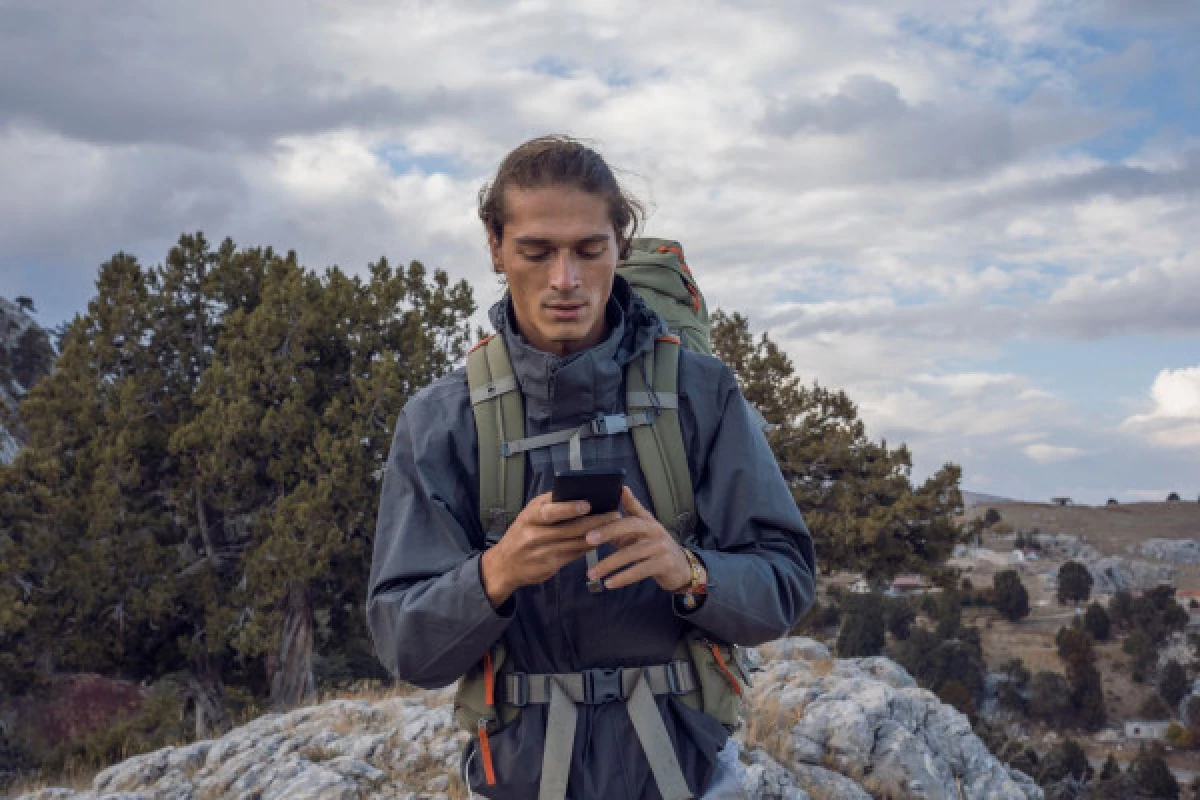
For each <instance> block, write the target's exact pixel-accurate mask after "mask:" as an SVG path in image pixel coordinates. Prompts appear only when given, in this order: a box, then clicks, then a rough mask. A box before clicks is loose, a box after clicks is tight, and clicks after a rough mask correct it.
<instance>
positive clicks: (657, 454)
mask: <svg viewBox="0 0 1200 800" xmlns="http://www.w3.org/2000/svg"><path fill="white" fill-rule="evenodd" d="M679 349H680V345H679V337H677V336H660V337H659V338H658V340H657V341H656V342H655V343H654V349H653V350H652V351H649V352H647V353H644V354H643V355H642V356H640V357H638V358H635V359H634V360H633V361H631V362H630V364H629V366H628V367H627V368H626V373H625V376H626V377H625V407H626V412H627V413H628V412H633V411H634V410H645V409H655V410H656V411H657V414H656V416H655V418H654V422H653V423H652V424H650V425H646V426H643V427H639V428H633V429H631V430H630V434H631V435H632V436H633V444H634V448H635V449H636V450H637V457H638V464H639V465H641V468H642V474H643V475H644V476H645V478H646V486H647V488H648V489H649V490H650V500H651V502H653V503H654V515H655V516H656V517H657V518H658V521H659V522H660V523H661V524H662V526H663V527H664V528H666V529H667V530H669V531H670V532H671V533H672V535H674V536H675V538H676V539H677V540H679V541H680V542H683V541H685V540H686V539H688V538H689V537H690V536H691V533H692V530H693V528H694V527H695V524H696V502H695V497H694V496H693V494H692V476H691V472H690V470H689V469H688V462H687V450H686V449H685V448H684V444H683V430H682V428H680V426H679Z"/></svg>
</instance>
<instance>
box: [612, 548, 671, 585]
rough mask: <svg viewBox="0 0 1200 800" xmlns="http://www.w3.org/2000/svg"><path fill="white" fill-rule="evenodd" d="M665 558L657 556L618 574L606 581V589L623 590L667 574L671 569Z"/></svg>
mask: <svg viewBox="0 0 1200 800" xmlns="http://www.w3.org/2000/svg"><path fill="white" fill-rule="evenodd" d="M666 562H667V560H666V558H665V557H659V556H655V557H654V558H647V559H646V560H645V561H639V562H638V563H636V564H634V565H633V566H631V567H630V568H629V569H627V570H625V571H624V572H618V573H617V574H616V575H613V576H612V577H611V578H607V579H605V581H604V588H605V589H621V588H624V587H626V586H632V585H633V584H635V583H638V582H639V581H644V580H646V579H647V578H653V577H654V576H655V575H657V574H659V573H660V572H665V571H666V570H667V569H668V568H669V566H670V565H669V564H667V563H666Z"/></svg>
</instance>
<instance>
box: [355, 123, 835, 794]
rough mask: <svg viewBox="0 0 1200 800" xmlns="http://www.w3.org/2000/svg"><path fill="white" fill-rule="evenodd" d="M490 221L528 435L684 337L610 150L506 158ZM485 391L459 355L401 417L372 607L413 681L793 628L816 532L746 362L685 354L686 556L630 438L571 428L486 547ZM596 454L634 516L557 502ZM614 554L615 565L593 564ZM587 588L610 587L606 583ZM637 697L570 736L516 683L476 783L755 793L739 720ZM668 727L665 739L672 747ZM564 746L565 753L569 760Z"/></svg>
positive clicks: (615, 656)
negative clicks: (736, 734)
mask: <svg viewBox="0 0 1200 800" xmlns="http://www.w3.org/2000/svg"><path fill="white" fill-rule="evenodd" d="M480 216H481V218H482V220H483V222H484V226H485V228H486V230H487V234H488V241H489V246H490V250H491V256H492V260H493V265H494V268H495V271H496V272H497V273H499V274H500V275H502V276H503V278H504V280H505V281H506V282H507V286H508V292H507V293H506V296H505V297H504V299H503V300H501V301H500V302H499V303H497V304H496V305H495V306H494V307H493V308H492V309H491V315H490V317H491V321H492V323H493V325H494V326H495V328H496V331H497V332H498V336H502V337H503V343H504V345H505V346H506V347H507V353H508V356H509V358H510V360H511V364H512V369H513V372H514V374H515V377H516V380H517V383H518V384H519V391H520V393H521V398H522V400H523V402H524V417H525V419H524V423H525V435H526V436H530V437H536V436H538V435H540V434H547V433H553V432H557V431H563V430H570V429H573V428H574V429H577V428H579V427H580V426H581V425H584V424H585V423H588V422H589V421H591V420H593V419H595V418H596V416H597V415H613V414H621V413H623V412H624V411H625V401H626V394H625V386H624V383H625V375H626V368H627V366H628V365H629V364H630V363H631V362H634V361H635V359H637V358H639V357H640V356H641V355H642V354H644V353H646V352H647V351H648V350H653V349H654V347H655V342H656V340H657V339H659V338H660V337H662V335H663V334H664V333H665V332H666V331H665V327H664V323H663V322H662V320H661V319H660V318H659V317H658V316H657V315H656V314H655V313H654V312H652V311H650V310H649V309H648V308H647V307H646V306H645V305H644V303H643V302H642V301H641V299H640V298H638V297H637V296H636V295H635V294H634V292H633V291H632V290H631V288H630V286H629V285H628V284H627V283H626V282H625V281H624V279H622V278H621V277H619V276H617V275H616V266H617V262H618V261H619V260H620V258H621V257H622V256H623V255H624V254H625V253H626V252H627V251H628V248H629V246H630V242H631V239H632V235H633V232H634V230H636V228H637V224H638V222H639V219H640V213H639V208H638V206H637V205H636V202H634V201H632V200H631V199H630V198H629V197H628V196H627V195H626V194H625V193H624V192H623V191H622V190H621V188H620V187H619V185H618V183H617V181H616V179H615V178H614V177H613V174H612V172H611V170H610V169H609V167H608V166H607V164H605V162H604V160H603V159H602V158H601V157H600V156H599V155H598V154H597V153H595V152H594V151H593V150H591V149H589V148H587V147H584V146H583V145H581V144H580V143H578V142H576V141H574V140H572V139H569V138H567V137H544V138H540V139H535V140H533V141H531V142H527V143H525V144H524V145H522V146H521V147H518V148H517V149H516V150H514V151H513V152H512V153H510V154H509V155H508V156H507V157H506V158H505V160H504V162H503V163H502V164H501V166H500V168H499V170H498V172H497V175H496V178H495V180H494V181H493V182H492V184H491V185H490V186H486V187H484V190H483V191H481V193H480ZM471 403H472V399H471V396H470V391H469V387H468V382H467V377H466V375H465V372H464V370H458V371H456V372H454V373H451V374H450V375H448V376H446V377H445V378H443V379H441V380H439V381H436V382H435V383H434V384H432V385H431V386H429V387H427V388H425V389H424V390H422V391H421V392H420V393H419V394H418V395H417V396H416V397H414V398H413V399H412V401H411V402H410V403H409V404H408V405H407V406H406V407H405V409H404V411H403V412H402V413H401V415H400V418H399V420H398V422H397V424H396V431H395V438H394V441H393V444H392V449H391V454H390V455H389V459H388V466H387V471H386V474H385V478H384V485H383V491H382V496H381V500H380V511H379V520H378V527H377V531H376V540H375V550H374V559H373V562H372V569H371V581H370V591H369V597H368V603H367V613H368V620H369V623H370V628H371V632H372V636H373V637H374V640H375V645H376V649H377V651H378V653H379V656H380V659H381V660H382V661H383V663H384V664H386V665H387V667H388V668H389V670H390V671H391V672H392V673H393V674H394V675H396V677H398V678H400V679H403V680H406V681H409V682H411V683H414V684H416V685H418V686H422V687H428V688H432V687H439V686H445V685H447V684H449V683H451V682H452V681H454V680H455V679H457V678H459V677H460V676H462V675H464V674H465V673H468V672H469V671H470V670H472V669H477V668H478V666H477V665H479V664H480V662H481V659H485V658H487V657H488V654H489V653H491V652H492V651H493V648H495V647H496V646H497V645H498V644H502V645H503V646H504V651H505V653H506V658H505V669H506V670H509V671H516V672H517V673H518V674H520V675H522V676H530V675H534V676H538V677H540V678H543V679H545V683H546V684H547V685H549V683H550V682H551V679H555V680H557V679H559V678H563V677H564V676H575V677H576V678H578V677H579V676H591V677H594V676H595V675H597V674H608V672H606V671H611V670H613V669H615V668H623V673H624V674H626V675H629V674H633V673H638V672H640V674H641V675H649V674H650V672H651V671H652V670H653V669H661V668H662V667H661V665H664V664H668V663H669V662H671V660H672V659H673V658H675V654H677V653H678V652H679V650H678V644H679V642H680V641H681V639H682V638H683V637H684V636H685V634H687V633H688V632H689V631H694V630H698V631H700V632H701V633H702V634H703V637H704V641H705V642H707V641H708V640H709V639H710V638H711V640H713V641H719V642H726V643H731V644H738V645H747V646H748V645H756V644H760V643H762V642H765V641H768V640H771V639H774V638H778V637H780V636H783V635H785V634H786V633H787V632H788V630H789V629H790V628H791V627H792V625H793V624H794V623H795V622H796V620H797V619H798V618H799V617H800V616H801V615H802V614H803V613H804V612H805V611H806V610H807V609H808V607H809V606H810V605H811V603H812V598H813V574H814V573H813V570H814V559H813V551H812V543H811V539H810V537H809V534H808V531H807V529H806V528H805V526H804V522H803V520H802V519H801V517H800V514H799V512H798V511H797V509H796V506H795V503H794V502H793V500H792V498H791V495H790V492H789V491H788V488H787V486H786V484H785V482H784V481H783V478H782V476H781V474H780V472H779V469H778V467H777V466H776V464H775V461H774V459H773V457H772V454H771V452H770V449H769V447H768V446H767V443H766V440H765V438H764V436H763V434H762V432H761V430H760V429H759V428H758V426H757V424H756V421H755V419H754V417H753V415H752V412H751V410H750V409H749V408H748V406H747V405H746V403H745V401H744V399H743V398H742V396H741V394H740V392H739V391H738V388H737V383H736V380H735V378H734V376H733V375H732V373H731V372H730V371H729V369H728V368H726V367H725V366H724V365H723V364H722V363H721V362H719V361H717V360H716V359H714V358H711V357H709V356H705V355H701V354H697V353H693V352H689V351H683V352H681V353H680V355H679V363H678V414H679V421H680V427H681V429H682V432H683V440H684V444H685V449H686V453H687V466H688V472H689V473H690V475H691V476H692V485H693V492H694V505H695V522H694V525H693V526H692V528H691V534H692V535H691V536H690V537H689V539H688V541H689V545H690V548H689V549H690V550H691V553H692V555H691V556H689V554H688V552H687V551H685V548H684V547H683V546H681V545H680V544H679V543H678V542H677V541H676V538H675V537H674V536H673V535H672V534H671V533H670V532H668V531H667V530H666V529H665V528H664V527H663V525H662V524H660V523H659V522H658V520H656V518H655V517H654V515H653V514H652V513H651V511H650V510H649V509H650V508H651V507H652V504H651V502H650V500H649V497H650V495H649V493H648V489H647V481H646V478H645V476H644V475H643V473H642V470H641V467H640V464H639V460H638V457H637V455H636V453H635V448H634V446H633V444H632V443H631V440H630V435H629V434H628V433H622V434H618V435H612V436H595V437H593V438H586V439H584V440H583V441H582V442H575V443H572V446H573V447H576V448H578V449H577V450H576V452H575V453H574V456H575V457H572V454H571V453H569V452H568V451H569V450H570V449H571V448H570V447H569V446H568V445H567V444H566V443H563V444H556V445H553V446H549V447H543V448H540V449H534V450H531V451H530V452H529V454H528V455H529V461H528V466H527V469H526V471H525V475H524V497H525V503H526V504H525V506H524V508H523V509H522V510H521V511H520V513H519V514H517V515H516V517H515V519H512V520H511V522H510V523H509V524H508V525H507V528H506V529H505V530H503V531H502V533H503V535H502V536H500V537H499V539H498V541H495V543H494V546H490V547H489V546H488V544H489V541H488V535H487V533H488V532H486V531H485V530H484V526H483V523H482V522H481V519H480V513H479V502H480V501H479V496H480V487H479V478H480V463H479V459H480V457H481V456H484V457H487V454H486V453H480V452H479V449H478V444H477V433H476V423H475V419H474V417H473V414H472V407H471ZM579 456H581V457H582V462H583V465H584V466H586V467H606V468H607V467H618V468H623V469H624V470H625V472H626V479H625V482H626V486H625V488H624V490H623V493H622V503H621V505H622V510H623V512H624V513H612V514H605V515H592V514H589V513H588V508H587V505H586V503H582V504H581V503H575V502H558V503H556V502H553V501H552V500H551V498H550V493H549V489H550V485H551V483H552V481H553V477H554V474H555V473H556V472H557V471H561V470H563V469H565V468H566V467H567V466H568V463H570V462H572V461H577V460H579ZM597 548H598V555H599V560H598V561H596V560H595V559H592V560H591V561H590V562H589V560H588V559H585V558H584V556H585V555H586V554H588V553H589V551H592V550H593V549H597ZM589 581H591V582H593V588H594V584H595V583H596V582H602V584H603V587H604V590H603V591H599V592H596V591H589V588H588V584H589ZM701 592H705V593H701ZM714 650H716V647H714ZM486 663H488V667H487V669H488V670H490V669H491V662H490V661H488V662H486ZM721 668H722V670H725V674H729V671H728V670H726V665H725V663H724V661H722V662H721ZM660 674H662V673H660ZM488 677H489V678H490V677H491V676H490V673H489V675H488ZM730 678H731V680H733V676H732V675H731V676H730ZM647 681H648V678H647ZM561 682H562V683H563V685H565V684H566V683H567V682H568V681H561ZM504 685H505V684H504V683H503V682H501V683H500V686H501V687H503V686H504ZM540 685H541V683H538V684H537V686H540ZM537 686H535V687H534V688H535V689H536V688H537ZM628 688H629V687H624V688H622V689H620V690H619V692H618V694H619V695H620V696H619V697H617V698H602V699H620V700H625V701H627V702H597V701H595V698H594V697H590V696H589V697H588V698H587V700H586V701H585V700H584V699H583V698H582V697H576V698H573V702H577V703H579V705H578V707H577V708H576V707H574V706H573V705H572V707H571V708H572V710H571V711H570V714H569V716H570V719H571V720H572V722H571V724H570V725H569V726H568V727H566V728H565V729H564V728H562V727H561V725H560V724H559V721H554V720H553V719H552V717H553V716H554V715H555V713H556V712H554V711H553V710H552V706H548V705H547V702H548V701H546V700H545V698H543V702H542V703H541V704H538V703H528V704H526V703H525V702H524V701H525V700H526V699H528V698H522V699H519V700H518V699H514V698H507V699H506V700H505V702H508V703H510V704H519V705H521V706H522V707H521V708H520V709H519V713H516V714H515V717H510V718H507V719H505V718H502V720H503V721H504V723H505V724H503V725H500V726H496V727H494V728H487V729H485V726H484V725H483V723H484V722H485V721H484V720H481V731H480V737H479V739H477V740H474V741H472V743H471V745H470V746H469V747H468V749H467V752H466V753H465V755H464V765H465V767H466V769H465V772H466V773H467V778H468V780H469V782H470V784H471V789H472V790H473V791H474V792H477V793H480V794H482V795H484V796H487V797H491V798H532V797H537V796H539V794H540V796H541V797H553V796H556V795H557V796H563V795H564V791H565V796H566V797H570V798H572V800H589V799H590V798H647V799H649V798H657V797H660V796H662V795H663V794H671V795H672V796H675V797H693V796H694V797H713V798H716V797H738V796H741V795H740V790H739V789H738V787H737V776H738V773H739V767H738V764H737V759H736V754H737V750H736V746H734V745H733V743H732V742H730V741H728V733H729V731H728V730H727V728H726V727H725V726H724V725H722V724H721V722H719V721H718V720H717V719H715V718H714V717H713V716H710V715H709V714H706V713H704V712H703V711H700V710H697V708H695V707H694V704H691V705H689V704H687V703H685V702H683V698H681V697H679V696H677V694H679V692H675V691H665V690H661V687H660V690H656V691H655V692H654V693H653V703H652V704H651V708H652V709H653V710H654V712H655V713H654V714H653V715H652V716H653V717H654V719H652V720H649V721H647V719H646V717H645V715H644V714H643V712H644V710H645V707H644V704H643V706H642V707H639V708H635V706H634V704H632V701H630V699H629V698H628V697H626V690H627V689H628ZM684 688H687V687H684ZM672 689H673V690H675V689H679V686H678V685H673V686H672ZM556 691H557V690H556ZM547 692H548V693H549V689H547ZM647 696H649V695H647ZM560 710H561V709H560ZM514 713H515V712H514ZM639 716H640V720H638V719H634V718H635V717H639ZM659 719H661V722H659V721H658V720H659ZM650 728H653V729H654V730H659V731H661V730H662V729H664V728H665V735H664V734H660V735H659V737H658V739H657V740H656V739H655V736H654V735H653V731H651V732H650V733H647V732H646V731H647V730H648V729H650ZM563 730H566V731H568V733H566V734H563V733H562V731H563ZM548 731H549V734H548ZM564 736H565V738H566V739H568V741H566V742H563V741H561V740H562V738H564ZM668 736H669V740H668V739H667V737H668ZM655 741H657V742H658V743H659V744H660V745H661V743H662V742H668V746H667V747H666V749H667V750H671V749H673V751H674V752H671V753H667V754H665V755H664V754H663V753H662V752H661V751H662V749H663V748H662V747H661V746H656V745H655V744H654V743H655ZM649 750H653V751H655V752H654V753H653V754H652V755H648V752H647V751H649ZM552 751H554V752H561V753H563V754H564V757H563V763H562V764H561V766H559V765H557V764H556V762H554V760H553V759H551V758H550V757H549V756H548V755H547V754H548V753H550V752H552ZM567 762H569V763H567ZM664 762H669V763H664ZM560 771H561V774H560V775H557V776H551V775H549V774H547V773H548V772H556V773H557V772H560ZM664 775H665V776H667V777H664ZM671 775H674V776H675V778H676V779H675V780H674V782H672V781H671V779H670V776H671ZM556 782H557V783H558V784H560V785H558V787H557V789H556V788H554V787H553V786H548V784H553V783H556ZM663 783H669V784H671V786H672V788H671V789H670V791H667V790H664V789H663V787H662V785H661V784H663ZM684 783H686V786H684V785H683V784H684Z"/></svg>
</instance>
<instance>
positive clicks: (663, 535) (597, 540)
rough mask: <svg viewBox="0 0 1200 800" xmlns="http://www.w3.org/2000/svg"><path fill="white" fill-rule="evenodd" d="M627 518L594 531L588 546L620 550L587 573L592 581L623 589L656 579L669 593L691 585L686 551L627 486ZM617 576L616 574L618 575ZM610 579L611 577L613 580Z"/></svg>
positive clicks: (623, 500) (624, 506)
mask: <svg viewBox="0 0 1200 800" xmlns="http://www.w3.org/2000/svg"><path fill="white" fill-rule="evenodd" d="M621 508H622V509H623V510H624V512H625V516H624V517H622V518H621V519H618V520H614V521H613V522H610V523H608V524H607V525H603V526H601V527H599V528H597V529H596V530H594V531H591V532H590V533H589V534H588V535H587V541H588V544H591V545H593V546H595V545H601V544H604V543H605V542H607V543H609V544H611V545H612V546H613V547H615V548H617V551H616V552H615V553H612V554H611V555H609V556H608V557H607V558H605V559H602V560H601V561H600V563H598V564H596V566H595V567H593V568H592V569H590V570H589V571H588V579H589V580H601V579H603V580H604V588H606V589H620V588H621V587H623V586H629V585H631V584H634V583H637V582H638V581H641V580H645V579H646V578H653V579H654V580H655V581H656V582H657V583H658V585H659V586H661V587H662V588H663V589H666V590H667V591H668V592H676V591H679V590H680V589H682V588H684V587H685V586H687V585H688V584H689V583H691V581H692V569H691V567H690V566H689V564H688V560H687V556H685V555H684V554H683V548H682V547H681V546H680V545H679V543H678V542H676V541H675V538H674V537H673V536H671V534H670V532H668V531H667V529H666V528H664V527H663V526H662V525H661V524H659V521H658V520H657V519H655V518H654V515H653V514H651V513H650V512H649V511H647V510H646V509H645V508H644V507H643V506H642V504H641V503H639V502H638V499H637V497H635V496H634V494H633V491H632V490H630V488H629V487H628V486H626V487H624V488H623V489H622V490H621ZM618 570H621V571H620V572H619V573H618V574H616V575H614V574H613V573H614V572H618ZM610 576H611V577H610Z"/></svg>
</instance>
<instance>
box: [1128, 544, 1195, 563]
mask: <svg viewBox="0 0 1200 800" xmlns="http://www.w3.org/2000/svg"><path fill="white" fill-rule="evenodd" d="M1142 555H1144V556H1145V557H1146V558H1156V559H1158V560H1159V561H1170V562H1171V563H1174V564H1200V541H1197V540H1196V539H1147V540H1146V541H1144V542H1142Z"/></svg>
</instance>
